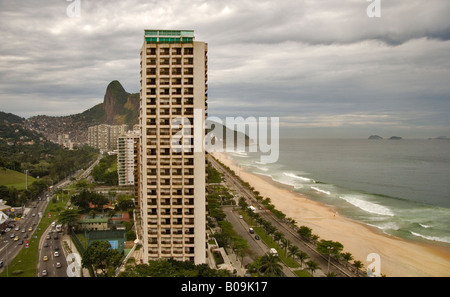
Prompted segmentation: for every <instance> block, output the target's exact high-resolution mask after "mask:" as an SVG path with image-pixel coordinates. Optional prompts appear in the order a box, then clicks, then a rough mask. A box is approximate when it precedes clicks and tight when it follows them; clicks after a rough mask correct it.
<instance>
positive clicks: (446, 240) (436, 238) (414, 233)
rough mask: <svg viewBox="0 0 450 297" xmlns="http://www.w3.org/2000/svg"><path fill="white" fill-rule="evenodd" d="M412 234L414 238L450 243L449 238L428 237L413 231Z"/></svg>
mask: <svg viewBox="0 0 450 297" xmlns="http://www.w3.org/2000/svg"><path fill="white" fill-rule="evenodd" d="M410 232H411V234H412V235H414V236H417V237H422V238H424V239H427V240H432V241H439V242H446V243H450V238H449V237H438V236H426V235H422V234H419V233H416V232H412V231H410Z"/></svg>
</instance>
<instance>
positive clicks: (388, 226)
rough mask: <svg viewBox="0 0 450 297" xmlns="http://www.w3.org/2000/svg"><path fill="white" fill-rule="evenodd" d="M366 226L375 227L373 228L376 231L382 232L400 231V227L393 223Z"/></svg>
mask: <svg viewBox="0 0 450 297" xmlns="http://www.w3.org/2000/svg"><path fill="white" fill-rule="evenodd" d="M367 225H369V226H372V227H375V228H378V229H380V230H383V231H387V230H399V229H400V227H399V226H398V225H397V224H396V223H394V222H388V223H385V224H379V225H375V224H367Z"/></svg>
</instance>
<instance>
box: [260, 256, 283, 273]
mask: <svg viewBox="0 0 450 297" xmlns="http://www.w3.org/2000/svg"><path fill="white" fill-rule="evenodd" d="M280 261H281V260H280V258H278V257H277V256H274V255H271V254H266V255H264V256H262V257H261V262H260V263H261V264H260V266H259V268H258V271H259V272H260V273H261V274H262V275H264V276H281V275H282V273H283V272H282V271H283V267H282V266H281V264H280V263H279V262H280Z"/></svg>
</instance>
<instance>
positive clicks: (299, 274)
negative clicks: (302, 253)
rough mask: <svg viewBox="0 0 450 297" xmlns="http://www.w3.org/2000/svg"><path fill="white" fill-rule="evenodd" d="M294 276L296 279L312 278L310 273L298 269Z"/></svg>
mask: <svg viewBox="0 0 450 297" xmlns="http://www.w3.org/2000/svg"><path fill="white" fill-rule="evenodd" d="M294 273H295V275H296V276H298V277H312V275H311V273H309V272H308V271H307V270H305V269H299V270H295V271H294Z"/></svg>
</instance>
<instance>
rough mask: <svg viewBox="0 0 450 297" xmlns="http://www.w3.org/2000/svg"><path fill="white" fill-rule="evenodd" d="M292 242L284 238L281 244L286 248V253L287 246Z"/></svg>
mask: <svg viewBox="0 0 450 297" xmlns="http://www.w3.org/2000/svg"><path fill="white" fill-rule="evenodd" d="M290 244H291V242H290V241H289V240H288V239H282V240H281V243H280V246H281V247H282V248H283V249H284V252H285V253H286V249H287V247H288V246H289V245H290Z"/></svg>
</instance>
